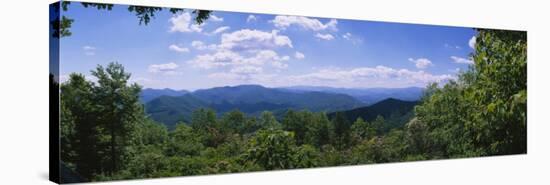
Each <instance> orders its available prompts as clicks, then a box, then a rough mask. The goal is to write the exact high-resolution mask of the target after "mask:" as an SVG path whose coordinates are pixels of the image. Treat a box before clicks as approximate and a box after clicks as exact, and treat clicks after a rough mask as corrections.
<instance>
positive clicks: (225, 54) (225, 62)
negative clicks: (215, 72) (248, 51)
mask: <svg viewBox="0 0 550 185" xmlns="http://www.w3.org/2000/svg"><path fill="white" fill-rule="evenodd" d="M242 59H243V57H242V56H241V55H239V54H238V53H235V52H233V51H230V50H221V51H217V52H215V53H212V54H203V55H198V56H196V57H195V58H194V59H193V60H190V61H188V62H187V63H188V64H191V65H193V66H194V67H198V68H203V69H211V68H216V67H222V66H229V65H233V64H234V63H237V62H241V61H242Z"/></svg>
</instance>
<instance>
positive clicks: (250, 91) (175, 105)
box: [145, 85, 364, 127]
mask: <svg viewBox="0 0 550 185" xmlns="http://www.w3.org/2000/svg"><path fill="white" fill-rule="evenodd" d="M361 106H364V103H362V102H361V101H359V100H357V99H356V98H354V97H352V96H349V95H345V94H337V93H325V92H290V91H283V90H280V89H275V88H266V87H263V86H259V85H240V86H233V87H229V86H226V87H216V88H211V89H204V90H197V91H195V92H191V93H187V94H185V95H183V96H160V97H158V98H155V99H153V100H150V101H149V102H146V103H145V110H146V112H147V114H149V115H150V116H151V118H153V119H154V120H156V121H159V122H162V123H164V124H166V125H167V126H168V127H170V126H172V125H174V124H175V123H177V122H178V121H189V119H190V115H191V113H192V112H193V110H195V109H197V108H212V109H214V110H216V112H217V113H218V114H223V113H225V112H228V111H231V110H234V109H238V110H240V111H242V112H244V113H246V114H248V115H253V116H255V115H259V114H260V113H261V112H263V111H272V112H275V113H277V112H284V111H285V110H287V109H296V110H300V109H308V110H310V111H326V112H333V111H341V110H348V109H353V108H357V107H361Z"/></svg>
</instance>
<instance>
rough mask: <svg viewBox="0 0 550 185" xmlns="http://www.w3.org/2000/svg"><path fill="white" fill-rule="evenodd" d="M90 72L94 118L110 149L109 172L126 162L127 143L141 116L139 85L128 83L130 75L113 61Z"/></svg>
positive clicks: (142, 117)
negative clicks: (96, 110)
mask: <svg viewBox="0 0 550 185" xmlns="http://www.w3.org/2000/svg"><path fill="white" fill-rule="evenodd" d="M91 73H92V75H93V76H95V77H96V78H97V85H96V86H94V88H93V94H94V98H93V101H94V102H95V104H96V106H97V109H98V120H97V121H98V122H99V124H100V126H101V127H102V129H101V130H102V132H103V133H102V134H103V135H104V136H105V137H104V138H103V139H104V140H107V141H108V148H109V149H108V150H109V151H108V153H109V156H108V157H109V159H108V160H109V162H108V163H107V164H105V165H104V168H105V169H106V171H107V172H109V173H112V172H116V171H118V170H119V169H122V167H123V166H124V164H126V162H127V161H128V158H129V157H130V156H129V155H130V151H129V149H130V147H129V146H132V144H133V142H134V139H135V133H136V130H137V125H138V123H139V122H140V121H142V120H143V119H144V112H143V108H142V104H141V103H140V101H139V93H140V91H141V87H140V86H139V85H137V84H136V83H134V84H131V85H128V80H129V79H130V74H129V73H126V72H125V70H124V67H123V66H122V65H121V64H118V63H116V62H114V63H109V65H108V66H107V68H104V67H103V66H101V65H98V66H97V68H96V70H93V71H91Z"/></svg>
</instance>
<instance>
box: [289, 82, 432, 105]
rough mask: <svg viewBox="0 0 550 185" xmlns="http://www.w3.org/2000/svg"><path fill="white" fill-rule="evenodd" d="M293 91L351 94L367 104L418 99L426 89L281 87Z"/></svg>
mask: <svg viewBox="0 0 550 185" xmlns="http://www.w3.org/2000/svg"><path fill="white" fill-rule="evenodd" d="M280 89H281V90H286V91H291V92H326V93H338V94H347V95H350V96H352V97H354V98H356V99H358V100H360V101H362V102H363V103H365V104H367V105H372V104H375V103H377V102H379V101H382V100H385V99H388V98H395V99H399V100H405V101H418V100H419V99H420V97H421V96H422V93H423V91H424V89H423V88H420V87H406V88H334V87H322V86H292V87H284V88H280Z"/></svg>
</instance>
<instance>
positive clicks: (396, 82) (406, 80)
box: [286, 66, 456, 87]
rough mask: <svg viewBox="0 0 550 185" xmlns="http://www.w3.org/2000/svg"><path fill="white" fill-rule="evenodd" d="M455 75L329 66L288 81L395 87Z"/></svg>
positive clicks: (386, 68)
mask: <svg viewBox="0 0 550 185" xmlns="http://www.w3.org/2000/svg"><path fill="white" fill-rule="evenodd" d="M455 78H456V77H455V76H452V75H448V74H444V75H433V74H430V73H427V72H424V71H410V70H407V69H393V68H390V67H386V66H376V67H361V68H353V69H348V70H344V69H339V68H329V69H321V70H318V71H317V72H313V73H309V74H304V75H295V76H290V77H289V79H286V81H288V82H294V83H297V84H295V85H300V84H302V85H304V84H308V85H330V86H335V87H338V86H340V87H367V86H370V87H384V86H385V87H396V86H401V87H404V86H411V85H415V86H425V85H426V84H428V83H431V82H438V83H442V82H446V81H448V80H451V79H455Z"/></svg>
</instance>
